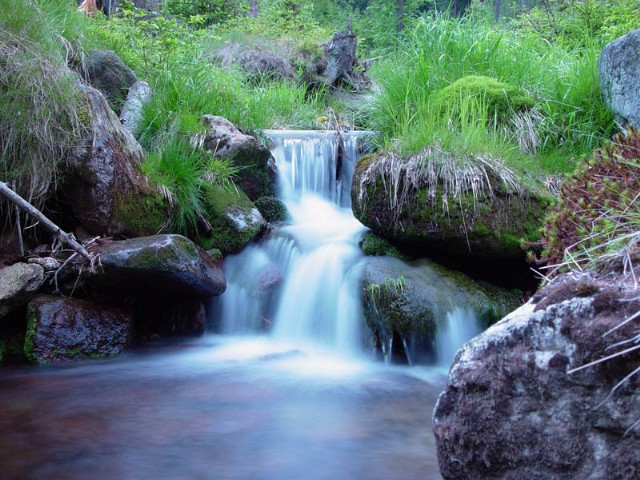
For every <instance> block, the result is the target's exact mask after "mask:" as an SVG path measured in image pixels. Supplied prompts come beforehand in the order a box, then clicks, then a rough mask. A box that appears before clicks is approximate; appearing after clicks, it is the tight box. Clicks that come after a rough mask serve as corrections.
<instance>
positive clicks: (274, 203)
mask: <svg viewBox="0 0 640 480" xmlns="http://www.w3.org/2000/svg"><path fill="white" fill-rule="evenodd" d="M255 206H256V208H257V209H258V210H259V211H260V213H261V214H262V216H263V217H264V219H265V220H266V221H267V222H269V223H271V224H275V225H277V224H280V223H283V222H285V221H286V220H287V216H288V215H289V212H288V211H287V207H286V205H285V204H284V202H283V201H282V200H280V199H278V198H275V197H260V198H259V199H258V200H256V201H255Z"/></svg>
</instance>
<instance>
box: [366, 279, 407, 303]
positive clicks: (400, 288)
mask: <svg viewBox="0 0 640 480" xmlns="http://www.w3.org/2000/svg"><path fill="white" fill-rule="evenodd" d="M405 288H407V284H406V282H405V281H404V277H403V276H400V277H398V278H385V279H384V282H383V283H369V284H368V285H367V286H366V287H365V301H366V302H367V305H370V306H371V307H373V309H374V310H378V308H380V307H381V306H384V305H387V304H389V303H391V302H394V301H397V300H400V298H401V297H402V294H403V292H404V290H405Z"/></svg>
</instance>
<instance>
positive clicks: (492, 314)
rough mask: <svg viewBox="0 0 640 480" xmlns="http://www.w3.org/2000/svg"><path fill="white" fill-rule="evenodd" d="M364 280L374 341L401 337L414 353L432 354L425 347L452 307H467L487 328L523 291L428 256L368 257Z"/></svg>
mask: <svg viewBox="0 0 640 480" xmlns="http://www.w3.org/2000/svg"><path fill="white" fill-rule="evenodd" d="M362 285H363V289H362V295H363V304H364V306H365V308H364V313H365V321H366V324H367V326H368V327H369V329H370V331H371V333H372V336H373V338H374V344H376V345H377V346H378V347H380V346H381V345H382V344H384V343H385V342H387V341H388V340H389V339H390V338H392V337H393V336H400V337H401V338H403V339H405V340H410V341H411V342H410V343H411V344H413V345H416V346H417V347H416V348H417V349H418V351H416V352H414V353H415V354H416V355H417V356H428V355H429V354H431V353H432V352H429V351H428V350H429V347H430V346H432V342H433V339H434V338H435V334H436V332H437V331H438V329H439V328H440V327H441V326H442V325H443V322H444V321H445V319H446V315H447V313H449V312H451V311H453V310H454V309H455V308H464V309H469V310H471V311H472V312H473V314H474V315H475V317H476V319H477V320H478V322H479V323H480V325H481V326H483V327H486V326H488V325H490V324H491V323H494V322H495V321H496V320H498V319H499V318H502V317H503V316H505V315H506V314H508V313H509V312H511V311H512V310H514V309H515V308H517V307H518V306H519V304H520V301H519V300H520V296H521V292H519V291H509V290H505V289H501V288H499V287H495V286H492V285H489V284H486V283H477V282H474V281H473V280H471V279H470V278H469V277H467V276H466V275H464V274H462V273H460V272H455V271H451V270H448V269H446V268H444V267H442V266H440V265H438V264H436V263H433V262H431V261H428V260H420V261H418V262H414V263H406V262H403V261H401V260H399V259H396V258H390V257H378V258H371V259H369V260H368V261H367V263H366V265H365V267H364V270H363V274H362ZM420 349H422V351H420Z"/></svg>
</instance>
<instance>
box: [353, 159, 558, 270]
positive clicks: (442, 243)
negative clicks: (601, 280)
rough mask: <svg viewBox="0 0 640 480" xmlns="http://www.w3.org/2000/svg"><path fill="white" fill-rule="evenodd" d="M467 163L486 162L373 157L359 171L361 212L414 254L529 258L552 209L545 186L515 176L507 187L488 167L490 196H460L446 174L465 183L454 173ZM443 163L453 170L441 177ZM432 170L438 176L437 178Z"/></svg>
mask: <svg viewBox="0 0 640 480" xmlns="http://www.w3.org/2000/svg"><path fill="white" fill-rule="evenodd" d="M425 155H426V154H425ZM440 155H441V156H442V159H440V157H439V156H440ZM462 161H467V162H472V161H480V160H479V159H475V158H473V157H470V158H466V159H463V158H460V157H457V156H455V155H453V154H451V153H450V152H436V153H435V154H434V155H432V157H430V158H429V159H424V161H422V160H421V159H420V158H418V159H417V160H416V159H415V158H413V157H412V158H411V159H404V158H400V159H399V158H397V156H395V157H394V154H393V153H390V152H381V153H378V154H377V155H376V156H375V158H374V157H371V156H370V157H369V158H368V159H367V161H366V162H361V163H359V164H358V165H357V166H356V170H355V172H354V176H353V182H352V192H351V198H352V209H353V213H354V215H355V217H356V218H357V219H358V220H359V221H360V222H362V223H363V224H364V225H366V226H367V227H369V228H370V229H371V230H372V231H373V233H375V234H376V235H379V236H381V237H384V238H386V239H389V240H390V241H391V242H393V243H394V244H395V245H399V246H401V247H403V248H404V247H407V248H409V249H411V250H412V251H414V252H415V251H417V252H420V251H424V252H433V253H438V254H440V255H451V256H455V257H468V258H475V259H478V260H491V259H500V260H505V259H516V258H520V259H524V251H523V249H522V248H521V244H522V242H535V241H537V240H539V239H540V237H541V232H540V229H541V226H542V222H543V219H544V216H545V214H546V209H547V207H548V205H549V203H550V197H549V196H548V195H547V194H546V192H545V190H544V187H543V185H542V183H540V184H535V183H533V181H529V180H527V182H525V181H524V180H523V179H522V178H519V177H517V174H515V173H513V172H512V174H511V180H510V183H509V187H507V186H506V184H505V182H503V181H502V179H501V177H500V173H499V167H496V168H495V171H491V170H490V169H488V168H486V167H485V166H484V165H483V166H482V167H483V168H486V171H487V174H483V181H484V182H485V186H484V188H483V189H476V190H474V188H475V186H474V185H471V183H469V185H467V186H463V187H461V188H460V189H459V190H458V191H452V190H451V187H450V184H451V183H452V180H451V178H446V175H449V176H451V175H453V176H455V177H456V178H460V177H462V175H463V174H464V173H461V174H460V177H458V175H457V173H453V174H452V173H451V172H456V171H457V170H460V171H463V169H462V168H461V167H460V165H462V164H461V163H458V162H462ZM428 162H433V163H432V164H429V163H428ZM438 162H443V164H444V163H446V164H447V165H446V166H445V167H442V168H441V169H440V170H438V169H439V167H438V166H437V165H438ZM447 162H448V163H447ZM403 163H406V165H403ZM433 165H436V167H433ZM432 167H433V168H432ZM504 168H505V171H507V167H504ZM394 169H396V170H398V171H394ZM425 171H428V172H434V173H429V175H431V176H430V177H429V176H427V175H426V174H425ZM441 172H449V173H442V174H441ZM393 175H399V176H400V177H401V180H400V182H398V183H399V184H400V185H402V184H408V185H411V188H407V190H406V191H405V192H404V193H403V194H402V195H400V194H398V192H394V191H393V190H391V189H390V187H389V186H390V185H393V184H394V183H393V181H392V176H393ZM456 181H457V180H456ZM511 182H512V183H511ZM448 185H449V186H448ZM514 185H515V187H514ZM394 197H395V198H394ZM400 197H402V198H400ZM394 205H395V206H394ZM392 206H394V207H392Z"/></svg>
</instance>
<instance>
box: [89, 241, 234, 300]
mask: <svg viewBox="0 0 640 480" xmlns="http://www.w3.org/2000/svg"><path fill="white" fill-rule="evenodd" d="M92 251H93V253H95V254H97V255H99V258H100V262H101V268H99V269H96V271H93V272H87V273H85V274H84V278H85V280H86V282H87V284H88V285H89V286H91V287H93V288H94V289H97V290H100V291H104V292H111V291H113V292H118V293H124V294H127V295H130V296H149V295H152V296H153V295H162V296H163V297H165V298H166V297H169V298H174V299H208V298H211V297H214V296H216V295H220V294H221V293H222V292H224V290H225V288H226V281H225V277H224V273H223V272H222V268H221V265H220V261H218V260H215V259H213V258H212V257H211V256H210V255H209V254H208V253H207V252H205V251H204V250H203V249H201V248H199V247H198V246H197V245H196V244H195V243H193V242H192V241H191V240H189V239H188V238H185V237H183V236H181V235H154V236H149V237H140V238H132V239H129V240H123V241H119V242H110V243H106V244H104V245H99V246H96V247H94V248H93V250H92Z"/></svg>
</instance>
